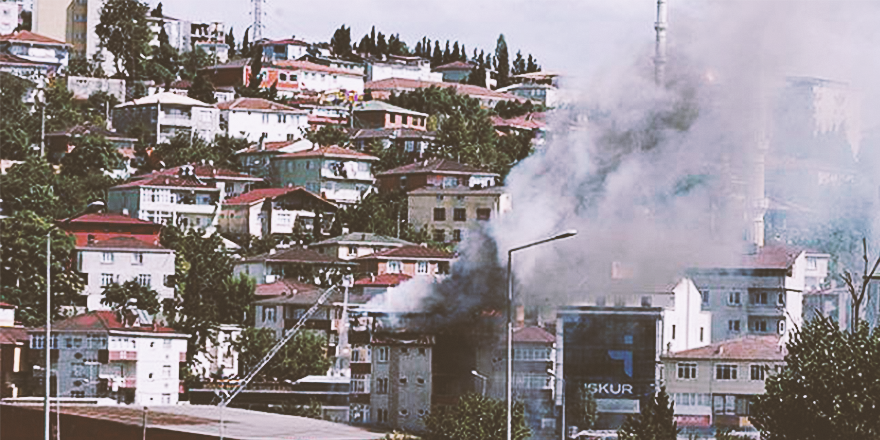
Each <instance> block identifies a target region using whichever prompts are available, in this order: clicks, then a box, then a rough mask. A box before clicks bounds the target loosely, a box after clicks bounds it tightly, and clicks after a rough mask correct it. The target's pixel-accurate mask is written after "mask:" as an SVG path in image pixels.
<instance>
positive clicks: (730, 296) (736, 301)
mask: <svg viewBox="0 0 880 440" xmlns="http://www.w3.org/2000/svg"><path fill="white" fill-rule="evenodd" d="M727 305H730V306H738V305H740V293H739V292H728V293H727Z"/></svg>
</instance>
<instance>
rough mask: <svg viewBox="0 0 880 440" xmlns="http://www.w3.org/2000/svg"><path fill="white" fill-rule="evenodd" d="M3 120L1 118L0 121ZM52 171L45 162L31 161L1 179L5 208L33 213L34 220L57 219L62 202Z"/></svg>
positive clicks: (0, 177) (10, 171)
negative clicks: (35, 218) (39, 218)
mask: <svg viewBox="0 0 880 440" xmlns="http://www.w3.org/2000/svg"><path fill="white" fill-rule="evenodd" d="M0 119H2V118H0ZM55 185H56V176H55V171H54V170H53V169H52V166H51V165H49V163H48V162H46V161H45V160H43V159H42V158H38V157H31V158H28V159H27V160H25V162H24V163H22V164H18V165H15V166H13V167H12V168H10V169H9V171H8V172H7V174H5V175H2V176H0V188H3V204H4V207H5V208H6V209H8V210H10V211H12V212H22V211H32V212H34V213H35V214H36V215H37V216H40V217H46V218H53V219H54V218H60V217H59V216H57V215H56V214H57V213H58V205H59V204H60V203H61V200H60V199H59V198H58V195H57V194H56V191H55Z"/></svg>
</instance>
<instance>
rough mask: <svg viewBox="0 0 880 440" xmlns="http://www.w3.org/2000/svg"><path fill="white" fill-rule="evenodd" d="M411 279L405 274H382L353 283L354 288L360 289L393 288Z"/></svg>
mask: <svg viewBox="0 0 880 440" xmlns="http://www.w3.org/2000/svg"><path fill="white" fill-rule="evenodd" d="M410 279H412V277H411V276H409V275H407V274H405V273H383V274H382V275H378V276H369V277H364V278H361V279H359V280H356V281H355V282H354V285H355V286H362V287H393V286H397V285H399V284H400V283H402V282H404V281H407V280H410Z"/></svg>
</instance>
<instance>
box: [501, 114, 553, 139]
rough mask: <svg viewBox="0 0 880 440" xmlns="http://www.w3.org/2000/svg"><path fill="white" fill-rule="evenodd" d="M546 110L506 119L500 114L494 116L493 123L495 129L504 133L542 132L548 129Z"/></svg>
mask: <svg viewBox="0 0 880 440" xmlns="http://www.w3.org/2000/svg"><path fill="white" fill-rule="evenodd" d="M546 119H547V115H546V112H536V113H526V114H524V115H521V116H516V117H513V118H507V119H504V118H502V117H500V116H492V125H494V126H495V129H496V130H498V131H500V132H502V133H504V134H509V133H519V134H521V133H535V134H536V135H539V134H541V133H542V132H544V131H546V130H547V121H546Z"/></svg>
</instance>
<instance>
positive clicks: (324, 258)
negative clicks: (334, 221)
mask: <svg viewBox="0 0 880 440" xmlns="http://www.w3.org/2000/svg"><path fill="white" fill-rule="evenodd" d="M252 262H267V263H269V262H273V263H302V264H331V265H344V266H347V265H352V264H354V263H351V262H349V261H345V260H340V259H339V258H336V257H334V256H332V255H324V254H322V253H320V252H317V251H314V250H312V249H304V248H290V249H281V250H278V251H276V252H274V253H272V252H270V253H267V254H262V255H257V256H254V257H250V258H247V259H244V260H240V261H239V263H252Z"/></svg>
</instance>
